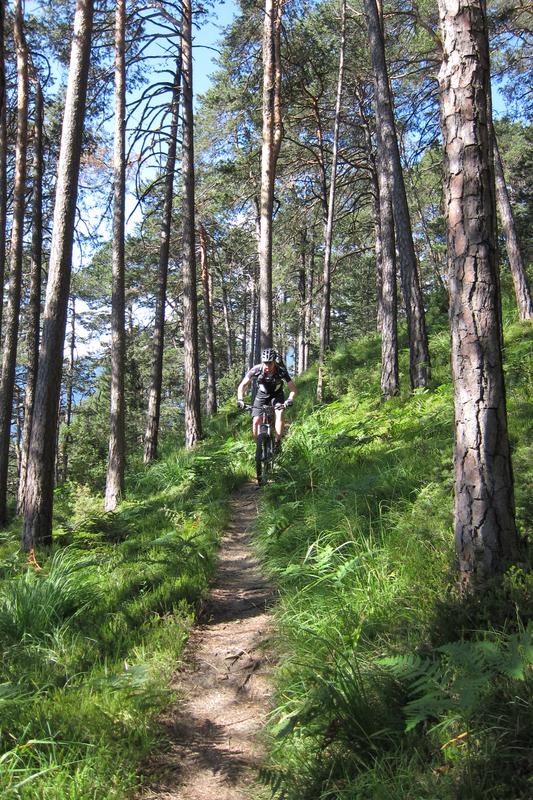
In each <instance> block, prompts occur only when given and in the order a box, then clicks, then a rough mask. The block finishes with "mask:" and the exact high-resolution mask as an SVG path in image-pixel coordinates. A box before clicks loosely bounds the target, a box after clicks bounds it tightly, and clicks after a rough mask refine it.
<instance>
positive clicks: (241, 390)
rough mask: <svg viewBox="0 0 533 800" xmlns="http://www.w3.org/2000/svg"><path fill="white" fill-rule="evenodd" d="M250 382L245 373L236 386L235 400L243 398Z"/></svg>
mask: <svg viewBox="0 0 533 800" xmlns="http://www.w3.org/2000/svg"><path fill="white" fill-rule="evenodd" d="M251 382H252V379H251V378H248V377H247V376H246V375H245V376H244V378H243V379H242V381H241V382H240V383H239V386H238V388H237V400H244V395H245V394H246V391H247V389H248V386H249V385H250V384H251Z"/></svg>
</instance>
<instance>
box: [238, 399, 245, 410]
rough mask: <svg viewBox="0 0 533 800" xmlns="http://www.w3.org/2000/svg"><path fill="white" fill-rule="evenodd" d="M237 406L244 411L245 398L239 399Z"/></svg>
mask: <svg viewBox="0 0 533 800" xmlns="http://www.w3.org/2000/svg"><path fill="white" fill-rule="evenodd" d="M237 408H238V409H239V411H244V400H237Z"/></svg>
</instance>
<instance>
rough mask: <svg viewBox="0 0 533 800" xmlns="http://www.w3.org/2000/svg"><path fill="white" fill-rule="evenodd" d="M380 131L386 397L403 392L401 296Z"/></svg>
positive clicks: (383, 377)
mask: <svg viewBox="0 0 533 800" xmlns="http://www.w3.org/2000/svg"><path fill="white" fill-rule="evenodd" d="M379 138H380V137H379V133H378V164H377V166H378V184H379V203H378V205H379V220H380V224H379V228H380V233H381V301H380V302H378V308H380V309H381V392H382V394H383V397H385V398H389V397H394V396H395V395H397V394H399V393H400V375H399V370H398V323H397V316H398V299H397V288H396V248H395V241H394V224H393V215H392V197H391V191H390V183H389V175H388V170H387V168H386V165H385V164H383V163H382V161H381V159H380V156H379V152H382V151H381V148H380V147H379Z"/></svg>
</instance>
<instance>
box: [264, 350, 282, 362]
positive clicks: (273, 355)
mask: <svg viewBox="0 0 533 800" xmlns="http://www.w3.org/2000/svg"><path fill="white" fill-rule="evenodd" d="M277 357H278V354H277V352H276V351H275V350H273V349H272V348H271V347H267V348H266V350H263V352H262V353H261V361H275V360H276V359H277Z"/></svg>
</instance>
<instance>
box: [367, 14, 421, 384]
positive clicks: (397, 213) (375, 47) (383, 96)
mask: <svg viewBox="0 0 533 800" xmlns="http://www.w3.org/2000/svg"><path fill="white" fill-rule="evenodd" d="M364 4H365V14H366V17H367V24H368V36H369V41H370V51H371V54H372V67H373V72H374V80H375V89H376V91H375V97H376V118H377V125H378V127H379V128H380V130H381V146H382V148H383V150H384V157H385V159H386V164H387V169H388V171H389V179H390V181H391V182H392V187H393V212H394V223H395V226H396V241H397V245H398V253H399V257H400V272H401V278H402V291H403V296H404V303H405V310H406V314H407V326H408V332H409V352H410V362H409V375H410V379H411V386H412V388H420V387H424V386H427V385H428V383H429V380H430V362H429V349H428V340H427V331H426V322H425V313H424V305H423V300H422V292H421V290H420V281H419V277H418V267H417V263H416V254H415V249H414V244H413V234H412V230H411V220H410V217H409V208H408V205H407V196H406V192H405V184H404V180H403V172H402V166H401V161H400V149H399V147H398V138H397V135H396V125H395V122H394V111H393V105H392V97H391V92H390V86H389V77H388V71H387V63H386V60H385V41H384V34H383V28H382V25H381V19H380V13H379V10H378V6H377V2H376V0H364Z"/></svg>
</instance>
